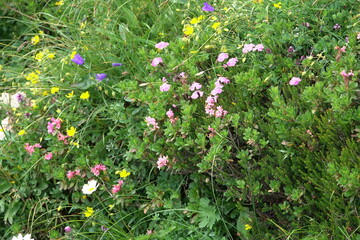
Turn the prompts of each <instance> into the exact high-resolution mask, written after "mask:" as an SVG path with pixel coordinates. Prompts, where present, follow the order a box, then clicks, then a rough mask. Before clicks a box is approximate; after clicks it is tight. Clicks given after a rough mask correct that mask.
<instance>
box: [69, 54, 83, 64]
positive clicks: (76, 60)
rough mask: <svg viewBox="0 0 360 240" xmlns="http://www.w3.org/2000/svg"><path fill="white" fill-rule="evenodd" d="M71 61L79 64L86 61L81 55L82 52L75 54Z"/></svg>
mask: <svg viewBox="0 0 360 240" xmlns="http://www.w3.org/2000/svg"><path fill="white" fill-rule="evenodd" d="M71 61H73V62H74V63H76V64H77V65H83V64H84V62H85V61H84V59H83V58H82V57H81V56H80V54H75V55H74V58H72V59H71Z"/></svg>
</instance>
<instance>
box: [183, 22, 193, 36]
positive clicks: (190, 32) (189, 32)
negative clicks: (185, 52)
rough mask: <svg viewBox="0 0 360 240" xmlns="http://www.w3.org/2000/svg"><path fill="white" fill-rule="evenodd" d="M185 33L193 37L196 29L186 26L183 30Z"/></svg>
mask: <svg viewBox="0 0 360 240" xmlns="http://www.w3.org/2000/svg"><path fill="white" fill-rule="evenodd" d="M183 33H184V34H185V35H187V36H189V35H191V34H193V33H194V28H193V27H192V26H190V25H185V26H184V29H183Z"/></svg>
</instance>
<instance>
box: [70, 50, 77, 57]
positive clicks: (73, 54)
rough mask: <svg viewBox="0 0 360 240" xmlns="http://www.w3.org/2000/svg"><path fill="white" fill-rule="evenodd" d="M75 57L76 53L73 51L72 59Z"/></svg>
mask: <svg viewBox="0 0 360 240" xmlns="http://www.w3.org/2000/svg"><path fill="white" fill-rule="evenodd" d="M75 55H76V51H73V52H72V53H71V55H70V59H73V58H74V56H75Z"/></svg>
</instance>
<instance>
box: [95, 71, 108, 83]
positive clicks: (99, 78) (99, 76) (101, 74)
mask: <svg viewBox="0 0 360 240" xmlns="http://www.w3.org/2000/svg"><path fill="white" fill-rule="evenodd" d="M104 78H106V73H99V74H96V80H99V81H100V82H101V81H102V80H104Z"/></svg>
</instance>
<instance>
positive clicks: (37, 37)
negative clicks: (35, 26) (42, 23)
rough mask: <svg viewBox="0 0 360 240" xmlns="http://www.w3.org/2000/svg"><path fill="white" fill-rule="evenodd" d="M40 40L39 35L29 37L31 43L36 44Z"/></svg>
mask: <svg viewBox="0 0 360 240" xmlns="http://www.w3.org/2000/svg"><path fill="white" fill-rule="evenodd" d="M39 42H40V37H39V35H35V36H34V37H32V38H31V43H32V44H34V45H36V44H38V43H39Z"/></svg>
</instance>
